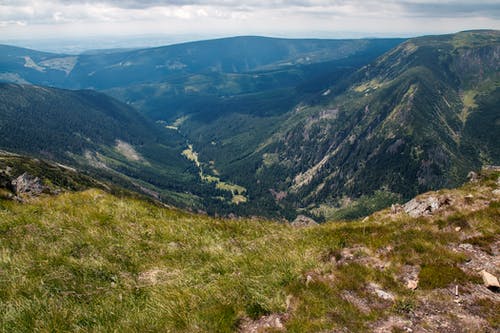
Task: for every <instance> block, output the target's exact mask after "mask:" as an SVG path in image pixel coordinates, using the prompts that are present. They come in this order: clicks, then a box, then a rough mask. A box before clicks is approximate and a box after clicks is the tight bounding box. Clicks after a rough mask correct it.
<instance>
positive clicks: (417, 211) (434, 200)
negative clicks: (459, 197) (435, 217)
mask: <svg viewBox="0 0 500 333" xmlns="http://www.w3.org/2000/svg"><path fill="white" fill-rule="evenodd" d="M450 203H451V200H450V199H449V198H448V197H441V198H439V197H435V196H429V197H426V198H414V199H412V200H410V201H408V202H407V203H405V204H404V205H403V209H404V211H405V213H407V214H408V215H410V216H411V217H420V216H426V215H432V214H433V213H434V212H436V211H438V210H439V209H441V208H442V207H444V206H449V205H450Z"/></svg>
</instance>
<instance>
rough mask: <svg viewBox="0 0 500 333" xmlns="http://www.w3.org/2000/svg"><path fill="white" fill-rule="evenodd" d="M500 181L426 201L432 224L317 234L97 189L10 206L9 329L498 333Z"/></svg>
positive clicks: (387, 220) (386, 215)
mask: <svg viewBox="0 0 500 333" xmlns="http://www.w3.org/2000/svg"><path fill="white" fill-rule="evenodd" d="M499 177H500V174H499V173H498V172H485V173H483V175H482V176H481V177H480V180H479V181H478V182H475V183H470V184H467V185H466V186H464V187H462V188H460V189H457V190H447V191H440V192H437V193H428V194H425V195H423V196H421V197H419V198H417V199H418V201H419V202H424V203H425V202H430V201H429V200H431V198H437V200H438V201H439V202H440V203H441V206H438V207H434V208H432V209H422V211H421V212H420V214H424V216H421V217H416V218H412V217H409V216H408V215H406V213H404V212H401V211H400V209H398V208H395V209H394V212H393V213H391V212H390V211H389V210H386V211H382V212H379V213H376V214H374V215H372V216H371V217H369V218H368V219H366V220H364V221H355V222H351V223H341V222H331V223H326V224H324V225H318V226H312V227H309V228H294V227H293V226H290V225H288V224H280V223H276V222H266V221H258V220H247V219H238V220H228V219H226V220H221V219H214V218H209V217H206V216H200V215H193V214H187V213H183V212H180V211H177V210H172V209H167V208H160V207H158V206H155V205H152V204H149V203H146V202H144V201H140V200H135V199H130V198H126V197H117V196H113V195H110V194H108V193H106V192H104V191H102V190H93V189H90V190H86V191H84V192H79V193H71V192H68V193H64V194H61V195H58V196H44V195H42V196H41V197H39V198H32V199H31V201H30V202H29V203H25V204H20V203H16V202H12V201H7V200H0V241H1V242H0V281H1V282H2V288H1V289H0V311H1V313H2V316H0V327H1V328H2V330H3V331H6V332H12V331H33V330H40V331H77V330H83V331H98V332H99V331H100V332H107V331H161V332H164V331H175V332H193V331H202V332H234V331H238V330H239V331H241V332H252V331H255V330H258V329H262V330H264V329H265V328H266V327H267V328H268V329H270V330H272V329H277V330H278V331H288V332H319V331H329V330H334V331H354V332H363V331H367V332H368V331H369V332H373V331H375V332H387V331H392V330H403V331H405V330H406V331H407V330H408V329H412V330H413V331H421V332H494V331H495V330H498V329H499V328H500V326H499V325H500V318H499V317H498V314H499V313H500V308H499V307H500V298H499V294H498V293H495V292H494V291H492V290H489V289H487V288H486V287H484V286H483V284H482V281H481V279H480V277H479V271H480V270H482V269H485V270H487V271H489V272H490V273H492V274H495V275H496V276H498V275H499V274H500V268H499V267H500V266H499V264H498V251H499V245H500V239H499V236H498V235H499V234H500V229H499V228H500V225H499V221H500V219H499V216H500V204H499V197H498V194H499V192H500V178H499ZM431 201H432V200H431ZM424 208H426V206H425V205H424ZM427 211H432V214H430V215H429V214H427V213H426V212H427ZM412 214H413V213H412ZM410 282H411V283H413V285H411V284H410ZM408 285H409V286H410V287H412V288H414V287H415V285H416V290H414V291H413V290H411V289H408V288H407V286H408ZM456 286H458V296H455V290H456V288H457V287H456ZM443 309H447V310H446V311H444V312H443Z"/></svg>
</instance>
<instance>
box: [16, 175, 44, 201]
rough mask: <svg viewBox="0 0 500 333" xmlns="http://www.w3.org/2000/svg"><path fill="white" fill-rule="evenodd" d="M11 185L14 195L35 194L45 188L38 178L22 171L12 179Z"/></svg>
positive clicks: (38, 193)
mask: <svg viewBox="0 0 500 333" xmlns="http://www.w3.org/2000/svg"><path fill="white" fill-rule="evenodd" d="M12 187H13V189H14V192H15V193H16V195H18V196H20V195H29V196H37V195H40V194H42V193H43V192H44V191H46V190H47V187H46V186H44V185H43V183H42V181H41V180H40V178H38V177H35V176H32V175H30V174H28V173H26V172H25V173H23V174H22V175H20V176H19V177H17V178H16V179H14V180H13V181H12Z"/></svg>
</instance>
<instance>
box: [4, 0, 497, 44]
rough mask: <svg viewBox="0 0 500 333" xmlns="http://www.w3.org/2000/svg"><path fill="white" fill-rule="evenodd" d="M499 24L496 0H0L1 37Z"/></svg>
mask: <svg viewBox="0 0 500 333" xmlns="http://www.w3.org/2000/svg"><path fill="white" fill-rule="evenodd" d="M479 28H490V29H500V0H441V1H431V0H290V1H285V0H267V1H260V0H80V1H79V0H0V40H15V39H37V38H61V39H64V38H73V39H75V38H81V37H95V38H99V37H103V38H104V36H132V35H147V34H163V35H183V36H190V35H192V36H231V35H249V34H258V35H268V36H290V37H306V36H309V37H329V36H331V37H342V36H343V35H345V36H348V35H353V34H358V35H360V36H362V35H366V36H374V35H375V36H384V35H385V36H397V35H400V36H413V35H418V34H433V33H447V32H455V31H459V30H467V29H479Z"/></svg>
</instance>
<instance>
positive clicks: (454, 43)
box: [235, 31, 500, 209]
mask: <svg viewBox="0 0 500 333" xmlns="http://www.w3.org/2000/svg"><path fill="white" fill-rule="evenodd" d="M499 57H500V32H498V31H472V32H463V33H458V34H453V35H445V36H430V37H421V38H414V39H411V40H408V41H407V42H405V43H403V44H401V45H400V46H398V47H396V48H395V49H393V50H392V51H390V52H388V53H386V54H385V55H383V56H381V57H380V58H379V59H377V60H376V61H375V62H374V63H372V64H370V65H368V66H365V67H364V68H362V69H361V70H359V71H358V72H357V73H355V74H354V75H353V76H351V77H350V78H349V79H348V80H347V82H345V83H343V85H344V86H345V87H347V88H346V89H345V90H344V91H343V92H342V93H340V94H330V95H327V96H322V97H321V98H322V100H320V101H318V102H316V103H304V104H302V105H300V104H299V105H298V106H297V107H296V108H295V110H294V111H293V113H292V114H290V115H289V117H287V119H286V120H285V121H284V122H283V123H282V125H281V129H280V130H279V131H277V132H276V133H275V134H273V135H272V136H271V137H270V138H269V139H268V140H267V141H264V142H263V143H262V145H261V146H260V148H259V149H258V151H257V152H255V153H254V154H252V155H251V156H249V157H247V159H246V160H243V161H242V162H241V163H240V164H239V165H238V167H237V168H244V167H245V166H248V168H247V170H248V172H246V174H247V175H248V174H251V173H252V172H253V173H255V175H256V176H255V178H254V179H255V180H253V181H257V182H258V183H259V186H260V187H261V188H262V191H270V190H271V189H272V192H273V193H280V196H279V198H280V201H283V203H284V204H286V203H287V202H290V203H293V204H294V205H296V207H309V208H312V209H314V208H318V205H317V204H318V203H319V202H326V203H328V204H329V205H330V206H337V207H339V206H342V205H344V204H346V203H349V202H351V201H352V200H353V199H356V198H360V197H361V196H377V195H378V194H380V195H382V196H384V197H385V199H387V200H397V198H399V199H402V198H408V197H410V196H413V195H415V194H417V193H420V192H423V191H427V190H429V189H436V188H442V187H448V186H453V185H454V184H457V183H458V182H461V181H463V180H464V179H465V175H466V174H467V172H468V171H469V170H472V169H474V168H478V167H479V166H481V165H486V164H499V163H500V150H499V149H500V147H499V145H498V142H500V120H499V119H500V109H499V105H500V70H499V64H500V61H499V60H500V59H499ZM333 89H335V87H332V90H333ZM259 159H260V161H259ZM252 161H253V163H252ZM255 171H256V172H255ZM243 172H244V171H243ZM235 177H237V175H235ZM242 181H243V180H242ZM274 196H275V197H276V195H274ZM285 197H286V198H285ZM323 208H324V207H323Z"/></svg>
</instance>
